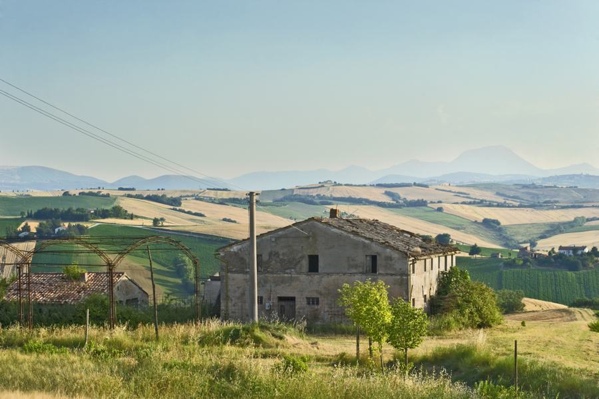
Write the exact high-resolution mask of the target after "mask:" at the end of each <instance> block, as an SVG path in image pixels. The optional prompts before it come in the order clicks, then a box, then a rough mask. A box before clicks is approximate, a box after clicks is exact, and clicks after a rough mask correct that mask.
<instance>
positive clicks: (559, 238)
mask: <svg viewBox="0 0 599 399" xmlns="http://www.w3.org/2000/svg"><path fill="white" fill-rule="evenodd" d="M560 245H586V246H588V247H589V248H592V247H599V231H597V230H594V231H582V232H578V233H565V234H559V235H556V236H552V237H549V238H546V239H544V240H539V242H538V244H537V247H538V248H539V249H544V250H549V249H551V248H555V250H556V251H557V248H558V247H559V246H560Z"/></svg>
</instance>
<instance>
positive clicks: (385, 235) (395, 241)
mask: <svg viewBox="0 0 599 399" xmlns="http://www.w3.org/2000/svg"><path fill="white" fill-rule="evenodd" d="M314 220H316V221H318V222H320V223H323V224H326V225H329V226H332V227H334V228H336V229H339V230H342V231H345V232H346V233H350V234H355V235H357V236H359V237H362V238H364V239H366V240H369V241H372V242H375V243H377V244H381V245H384V246H386V247H389V248H391V249H395V250H397V251H399V252H403V253H406V254H409V255H412V256H416V257H418V256H427V255H436V254H439V253H454V252H458V250H457V248H455V247H453V246H446V245H440V244H437V243H436V242H435V241H433V242H426V241H424V240H423V239H422V238H421V236H420V235H418V234H415V233H412V232H409V231H406V230H402V229H400V228H398V227H395V226H392V225H390V224H387V223H384V222H381V221H379V220H376V219H342V218H322V219H320V218H314Z"/></svg>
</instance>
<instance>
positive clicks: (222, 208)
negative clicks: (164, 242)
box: [112, 197, 292, 239]
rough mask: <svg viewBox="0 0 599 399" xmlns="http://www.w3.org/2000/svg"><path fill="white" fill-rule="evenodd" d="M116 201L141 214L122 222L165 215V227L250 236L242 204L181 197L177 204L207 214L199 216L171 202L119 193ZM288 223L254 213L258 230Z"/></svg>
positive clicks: (139, 222)
mask: <svg viewBox="0 0 599 399" xmlns="http://www.w3.org/2000/svg"><path fill="white" fill-rule="evenodd" d="M118 204H119V205H120V206H122V207H123V208H125V209H126V210H127V211H128V212H130V213H133V214H134V215H136V216H137V217H141V219H134V220H133V221H126V220H124V221H123V222H125V223H124V224H129V225H130V224H137V225H140V226H152V219H153V218H155V217H157V218H164V219H165V222H164V228H166V229H168V230H177V231H186V232H193V233H202V234H209V235H216V236H220V237H227V238H234V239H243V238H247V237H248V236H249V215H248V211H247V209H244V208H241V207H236V206H231V205H220V204H213V203H210V202H204V201H196V200H192V199H187V200H184V201H183V204H182V206H181V207H180V208H183V209H185V210H187V211H192V212H200V213H203V214H204V215H206V216H205V217H198V216H194V215H189V214H185V213H182V212H178V211H174V210H172V209H171V208H172V206H169V205H164V204H159V203H156V202H152V201H146V200H139V199H134V198H124V197H120V198H119V199H118ZM223 218H228V219H232V220H235V221H236V222H237V223H232V222H226V221H223ZM112 221H114V222H116V223H120V221H119V220H117V219H112ZM132 222H133V223H132ZM291 223H292V221H291V220H289V219H284V218H281V217H279V216H275V215H271V214H269V213H266V212H260V211H258V212H257V213H256V230H257V232H258V233H259V234H260V233H263V232H266V231H270V230H273V229H276V228H279V227H283V226H287V225H289V224H291Z"/></svg>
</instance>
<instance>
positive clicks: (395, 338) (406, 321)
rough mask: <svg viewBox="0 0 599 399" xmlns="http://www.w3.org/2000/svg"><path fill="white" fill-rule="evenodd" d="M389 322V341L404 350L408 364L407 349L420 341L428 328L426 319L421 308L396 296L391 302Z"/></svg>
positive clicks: (396, 347)
mask: <svg viewBox="0 0 599 399" xmlns="http://www.w3.org/2000/svg"><path fill="white" fill-rule="evenodd" d="M391 316H392V318H391V322H390V323H389V327H388V332H389V338H388V341H389V343H390V344H391V345H392V346H393V347H394V348H395V349H401V350H403V352H404V362H405V364H406V365H407V364H408V349H413V348H416V347H417V346H418V345H420V344H421V343H422V340H423V339H424V336H425V335H426V331H427V328H428V319H427V317H426V314H425V313H424V311H423V310H422V309H417V308H413V307H412V306H411V305H410V304H409V303H408V302H406V301H404V300H403V299H401V298H396V299H395V300H393V302H392V304H391Z"/></svg>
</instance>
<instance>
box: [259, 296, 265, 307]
mask: <svg viewBox="0 0 599 399" xmlns="http://www.w3.org/2000/svg"><path fill="white" fill-rule="evenodd" d="M263 303H264V297H263V296H259V297H258V305H262V304H263Z"/></svg>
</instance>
